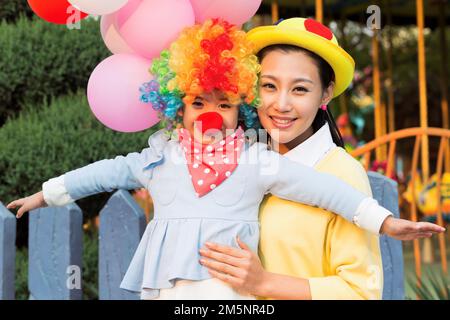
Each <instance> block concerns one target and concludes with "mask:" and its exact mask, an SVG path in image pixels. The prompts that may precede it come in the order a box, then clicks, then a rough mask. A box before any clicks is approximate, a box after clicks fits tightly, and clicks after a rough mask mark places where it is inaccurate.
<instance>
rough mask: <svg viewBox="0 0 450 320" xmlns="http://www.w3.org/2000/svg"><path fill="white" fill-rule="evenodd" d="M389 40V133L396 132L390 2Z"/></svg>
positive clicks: (389, 11)
mask: <svg viewBox="0 0 450 320" xmlns="http://www.w3.org/2000/svg"><path fill="white" fill-rule="evenodd" d="M387 24H388V29H387V40H388V50H387V67H388V71H387V78H388V83H387V85H388V87H387V91H388V97H387V98H388V121H389V122H388V131H389V132H394V131H395V110H394V80H393V72H392V69H393V62H392V60H393V59H392V50H393V48H392V46H393V43H392V12H391V7H390V2H388V6H387Z"/></svg>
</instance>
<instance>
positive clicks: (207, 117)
mask: <svg viewBox="0 0 450 320" xmlns="http://www.w3.org/2000/svg"><path fill="white" fill-rule="evenodd" d="M195 121H198V122H200V124H201V131H202V134H204V133H205V132H206V131H208V130H210V129H217V130H221V129H222V125H223V118H222V116H221V115H220V114H218V113H217V112H205V113H202V114H201V115H199V116H198V117H197V120H195Z"/></svg>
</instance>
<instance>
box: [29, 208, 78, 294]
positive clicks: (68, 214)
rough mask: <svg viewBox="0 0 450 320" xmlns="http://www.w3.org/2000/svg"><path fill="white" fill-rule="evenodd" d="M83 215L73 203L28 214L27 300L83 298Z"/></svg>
mask: <svg viewBox="0 0 450 320" xmlns="http://www.w3.org/2000/svg"><path fill="white" fill-rule="evenodd" d="M82 223H83V216H82V212H81V209H80V208H79V207H78V206H77V205H76V204H69V205H67V206H65V207H48V208H41V209H36V210H32V211H31V212H30V213H29V236H28V252H29V264H28V266H29V267H28V288H29V290H30V299H37V300H41V299H43V300H80V299H81V298H82V289H81V284H82V283H81V275H82V269H81V268H82V250H83V243H82V241H83V239H82V235H83V229H82Z"/></svg>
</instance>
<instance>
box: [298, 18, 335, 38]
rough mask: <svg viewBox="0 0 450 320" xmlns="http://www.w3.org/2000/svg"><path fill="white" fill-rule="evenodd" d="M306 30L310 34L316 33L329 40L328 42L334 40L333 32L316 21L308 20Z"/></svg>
mask: <svg viewBox="0 0 450 320" xmlns="http://www.w3.org/2000/svg"><path fill="white" fill-rule="evenodd" d="M305 29H306V30H308V31H309V32H312V33H315V34H317V35H319V36H321V37H323V38H325V39H328V40H331V39H333V33H332V32H331V30H330V29H328V28H327V27H325V26H324V25H323V24H321V23H320V22H318V21H316V20H314V19H306V20H305Z"/></svg>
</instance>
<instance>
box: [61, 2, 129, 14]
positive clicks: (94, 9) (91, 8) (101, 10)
mask: <svg viewBox="0 0 450 320" xmlns="http://www.w3.org/2000/svg"><path fill="white" fill-rule="evenodd" d="M127 2H128V0H69V3H70V4H71V5H73V6H74V7H75V8H76V9H78V10H80V11H83V12H85V13H89V14H93V15H104V14H110V13H113V12H115V11H117V10H119V9H120V8H122V7H123V6H124V5H126V4H127Z"/></svg>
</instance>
